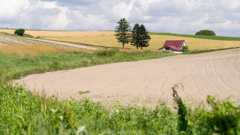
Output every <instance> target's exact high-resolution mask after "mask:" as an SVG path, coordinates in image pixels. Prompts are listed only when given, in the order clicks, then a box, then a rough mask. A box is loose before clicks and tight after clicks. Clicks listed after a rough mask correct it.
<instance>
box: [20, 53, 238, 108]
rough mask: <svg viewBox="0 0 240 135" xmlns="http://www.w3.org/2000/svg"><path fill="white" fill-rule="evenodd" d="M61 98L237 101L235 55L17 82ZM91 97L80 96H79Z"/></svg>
mask: <svg viewBox="0 0 240 135" xmlns="http://www.w3.org/2000/svg"><path fill="white" fill-rule="evenodd" d="M23 81H24V83H26V85H27V86H28V87H29V88H30V89H36V90H42V89H43V88H44V89H45V91H47V92H48V93H49V94H50V95H51V94H58V96H59V97H60V98H69V97H70V96H72V97H74V98H76V99H78V98H80V97H85V96H87V97H90V99H92V100H94V101H101V102H103V103H109V102H112V101H120V102H121V103H122V104H125V103H133V104H138V105H141V104H144V105H150V104H154V103H156V102H157V101H158V100H159V99H161V100H163V101H169V102H171V101H172V89H171V88H172V87H173V86H174V85H175V84H179V88H178V90H177V91H178V94H179V95H180V96H181V97H183V98H184V99H186V100H187V101H188V102H191V103H194V102H195V101H197V102H199V101H203V100H204V101H205V99H206V97H207V95H212V96H215V95H218V97H220V98H222V97H227V96H230V95H234V98H233V99H234V100H237V99H240V98H239V97H240V49H234V50H225V51H219V52H211V53H203V54H196V55H181V56H172V57H167V58H160V59H153V60H143V61H136V62H123V63H115V64H107V65H100V66H93V67H86V68H80V69H74V70H67V71H58V72H52V73H44V74H35V75H30V76H27V77H25V78H23V79H21V80H18V82H20V83H21V82H23ZM86 90H89V91H90V93H88V94H83V95H79V93H78V92H79V91H86Z"/></svg>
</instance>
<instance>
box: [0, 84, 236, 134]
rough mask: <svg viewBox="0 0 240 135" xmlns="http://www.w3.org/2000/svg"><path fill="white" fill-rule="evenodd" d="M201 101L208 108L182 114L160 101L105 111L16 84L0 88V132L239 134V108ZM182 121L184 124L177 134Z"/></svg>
mask: <svg viewBox="0 0 240 135" xmlns="http://www.w3.org/2000/svg"><path fill="white" fill-rule="evenodd" d="M180 99H181V98H180V97H178V100H180ZM207 101H208V103H209V105H210V109H209V108H208V109H207V107H202V108H201V107H196V108H194V109H191V108H185V110H186V113H184V114H183V113H176V112H175V111H173V110H172V109H170V108H168V107H167V106H166V104H165V103H159V104H158V105H156V107H155V108H154V109H148V108H145V107H141V108H140V107H138V106H130V105H124V106H120V105H116V106H114V107H112V108H105V107H104V106H102V105H101V104H100V103H93V102H91V101H89V99H88V98H85V99H82V100H65V101H58V98H57V97H55V96H52V97H46V96H45V94H44V93H38V94H37V93H36V94H35V93H32V92H30V91H27V90H26V89H25V88H24V87H22V86H14V85H2V86H0V121H1V122H0V134H43V135H44V134H46V135H51V134H106V135H108V134H109V135H110V134H123V135H131V134H132V135H135V134H164V135H165V134H166V135H172V134H174V135H178V134H179V135H180V134H181V135H188V134H193V135H200V134H204V135H208V134H209V135H210V134H216V133H219V134H225V135H237V134H239V133H240V132H239V131H240V125H239V122H240V112H239V110H240V106H234V105H233V102H230V101H229V99H226V100H222V101H216V100H215V99H214V97H210V96H209V97H208V98H207ZM176 103H177V104H179V103H180V102H178V101H177V102H176ZM180 104H181V103H180ZM177 109H180V108H177ZM180 110H181V109H180ZM178 112H179V111H178ZM183 119H184V120H187V122H185V123H186V125H185V127H184V128H182V129H184V130H179V129H180V127H181V126H182V125H181V124H182V120H183Z"/></svg>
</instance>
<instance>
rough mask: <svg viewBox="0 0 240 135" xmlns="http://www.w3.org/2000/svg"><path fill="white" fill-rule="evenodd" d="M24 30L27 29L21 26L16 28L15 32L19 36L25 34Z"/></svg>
mask: <svg viewBox="0 0 240 135" xmlns="http://www.w3.org/2000/svg"><path fill="white" fill-rule="evenodd" d="M24 32H25V29H22V28H20V29H16V30H15V32H14V34H16V35H18V36H23V34H24Z"/></svg>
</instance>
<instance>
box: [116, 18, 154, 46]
mask: <svg viewBox="0 0 240 135" xmlns="http://www.w3.org/2000/svg"><path fill="white" fill-rule="evenodd" d="M117 24H118V25H117V26H116V27H115V32H116V34H115V36H116V39H117V40H118V42H120V43H122V46H123V49H124V45H125V44H128V43H129V42H130V43H131V45H132V46H135V47H136V48H137V49H138V48H141V49H142V48H143V47H148V46H149V43H148V42H149V41H150V40H151V37H150V36H149V34H148V31H147V30H146V28H145V26H144V25H143V24H141V25H139V24H138V23H136V24H135V26H134V27H133V30H131V26H130V25H129V22H127V20H126V19H125V18H122V19H120V21H119V22H117Z"/></svg>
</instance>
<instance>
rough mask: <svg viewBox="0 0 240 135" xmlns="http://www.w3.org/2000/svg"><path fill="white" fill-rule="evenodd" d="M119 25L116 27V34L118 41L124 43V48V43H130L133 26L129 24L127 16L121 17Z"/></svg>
mask: <svg viewBox="0 0 240 135" xmlns="http://www.w3.org/2000/svg"><path fill="white" fill-rule="evenodd" d="M117 24H118V25H117V26H116V27H115V32H116V34H115V36H116V39H117V40H118V42H120V43H122V44H123V49H124V44H127V43H129V41H130V33H129V32H130V31H131V26H130V25H129V22H127V20H126V19H125V18H122V19H120V21H119V22H118V23H117Z"/></svg>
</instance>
